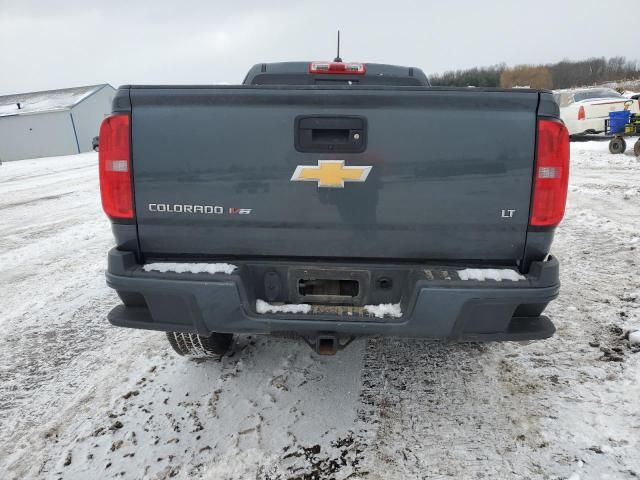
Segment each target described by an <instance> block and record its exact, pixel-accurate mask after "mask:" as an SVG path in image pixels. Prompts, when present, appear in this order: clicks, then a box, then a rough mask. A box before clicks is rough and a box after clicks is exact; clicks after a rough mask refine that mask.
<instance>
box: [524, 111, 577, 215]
mask: <svg viewBox="0 0 640 480" xmlns="http://www.w3.org/2000/svg"><path fill="white" fill-rule="evenodd" d="M537 152H538V153H537V157H536V167H535V168H536V172H535V176H534V180H533V181H534V186H533V206H532V209H531V221H530V222H529V224H530V225H532V226H535V227H555V226H556V225H558V224H559V223H560V221H561V220H562V217H563V216H564V209H565V205H566V203H567V188H568V185H569V132H568V131H567V128H566V127H565V126H564V124H563V123H562V122H559V121H557V120H538V148H537Z"/></svg>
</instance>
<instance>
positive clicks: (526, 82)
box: [429, 57, 640, 89]
mask: <svg viewBox="0 0 640 480" xmlns="http://www.w3.org/2000/svg"><path fill="white" fill-rule="evenodd" d="M637 78H640V62H637V61H633V60H627V59H626V58H625V57H612V58H608V59H607V58H605V57H600V58H598V57H594V58H588V59H586V60H578V61H573V60H562V61H560V62H557V63H549V64H546V65H516V66H514V67H508V66H507V65H506V64H504V63H501V64H497V65H493V66H490V67H475V68H469V69H466V70H454V71H453V70H452V71H448V72H444V73H442V74H435V75H431V76H430V78H429V80H430V81H431V84H432V85H433V86H448V87H469V86H473V87H504V88H511V87H531V88H548V89H551V88H554V89H559V88H572V87H582V86H587V85H595V84H598V83H604V82H612V81H617V80H630V79H637Z"/></svg>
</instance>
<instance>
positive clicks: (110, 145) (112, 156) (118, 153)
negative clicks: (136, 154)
mask: <svg viewBox="0 0 640 480" xmlns="http://www.w3.org/2000/svg"><path fill="white" fill-rule="evenodd" d="M98 157H99V159H100V162H99V163H100V195H101V197H102V208H103V209H104V211H105V213H106V214H107V216H109V218H113V219H128V220H131V219H133V196H132V193H131V148H130V145H129V115H126V114H116V115H111V116H110V117H107V118H105V119H104V120H103V122H102V125H101V126H100V149H99V152H98Z"/></svg>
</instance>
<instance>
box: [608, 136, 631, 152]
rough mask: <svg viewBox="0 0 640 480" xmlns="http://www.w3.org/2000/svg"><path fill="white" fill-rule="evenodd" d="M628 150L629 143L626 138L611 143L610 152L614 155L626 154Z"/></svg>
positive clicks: (615, 139)
mask: <svg viewBox="0 0 640 480" xmlns="http://www.w3.org/2000/svg"><path fill="white" fill-rule="evenodd" d="M626 149H627V142H625V141H624V138H620V137H616V138H613V139H612V140H611V141H610V142H609V151H610V152H611V153H613V154H614V155H617V154H619V153H624V151H625V150H626Z"/></svg>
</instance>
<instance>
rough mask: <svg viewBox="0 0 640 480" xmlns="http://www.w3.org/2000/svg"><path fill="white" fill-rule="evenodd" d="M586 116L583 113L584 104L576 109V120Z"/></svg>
mask: <svg viewBox="0 0 640 480" xmlns="http://www.w3.org/2000/svg"><path fill="white" fill-rule="evenodd" d="M585 118H587V116H586V115H585V114H584V106H581V107H580V108H579V109H578V120H584V119H585Z"/></svg>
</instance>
